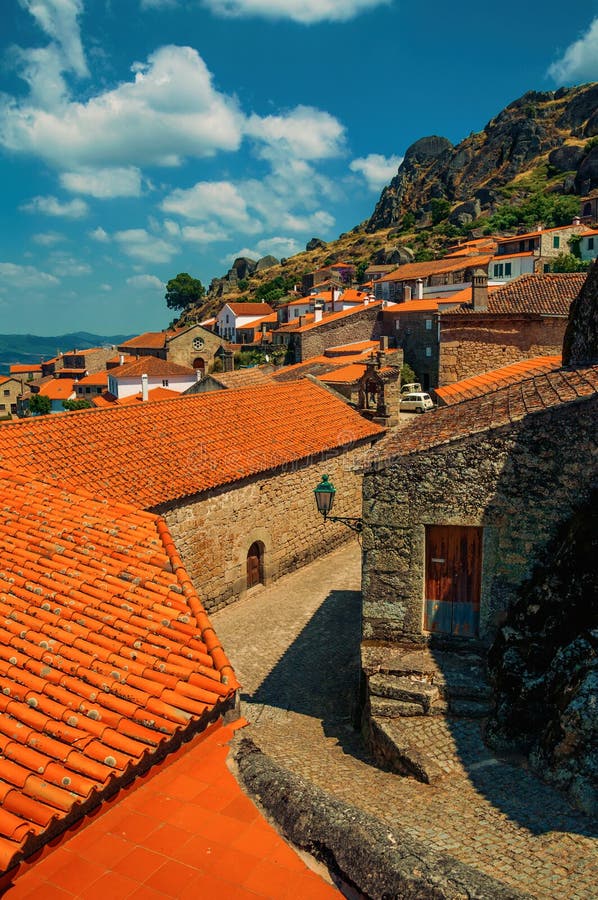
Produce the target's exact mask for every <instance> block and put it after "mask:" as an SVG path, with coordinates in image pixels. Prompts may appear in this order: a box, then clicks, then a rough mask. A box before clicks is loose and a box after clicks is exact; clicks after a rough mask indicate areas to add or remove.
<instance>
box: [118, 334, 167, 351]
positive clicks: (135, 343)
mask: <svg viewBox="0 0 598 900" xmlns="http://www.w3.org/2000/svg"><path fill="white" fill-rule="evenodd" d="M167 337H168V333H167V332H166V331H146V332H145V334H139V335H137V337H134V338H130V339H129V340H128V341H123V342H122V344H119V347H128V348H130V349H134V348H138V349H140V350H141V349H144V350H162V349H163V348H164V347H165V346H166V338H167Z"/></svg>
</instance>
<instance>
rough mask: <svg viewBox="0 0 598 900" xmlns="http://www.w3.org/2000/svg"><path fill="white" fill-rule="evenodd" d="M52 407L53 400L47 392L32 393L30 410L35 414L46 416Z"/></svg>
mask: <svg viewBox="0 0 598 900" xmlns="http://www.w3.org/2000/svg"><path fill="white" fill-rule="evenodd" d="M51 409H52V401H51V400H50V398H49V397H46V395H45V394H32V395H31V397H30V398H29V411H30V412H31V414H32V415H34V416H45V415H47V414H48V413H49V412H50V410H51Z"/></svg>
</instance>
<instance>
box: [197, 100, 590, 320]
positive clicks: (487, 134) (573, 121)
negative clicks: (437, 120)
mask: <svg viewBox="0 0 598 900" xmlns="http://www.w3.org/2000/svg"><path fill="white" fill-rule="evenodd" d="M596 189H598V83H592V84H586V85H581V86H579V87H575V88H561V89H560V90H558V91H554V92H547V93H537V92H529V93H527V94H525V95H524V96H523V97H521V98H520V99H519V100H516V101H515V102H513V103H511V104H510V105H509V106H507V107H506V109H504V110H502V112H500V113H499V114H498V115H497V116H495V117H494V118H493V119H492V120H491V121H490V122H489V123H488V124H487V125H486V127H485V128H484V129H483V130H482V131H480V132H478V133H475V134H470V135H469V137H467V138H465V139H464V140H463V141H461V143H459V144H457V145H456V146H454V145H453V144H451V142H450V141H449V140H447V139H446V138H443V137H437V136H433V137H424V138H421V139H420V140H418V141H416V142H415V143H414V144H413V145H412V146H411V147H409V149H408V150H407V152H406V154H405V158H404V160H403V162H402V164H401V166H400V168H399V170H398V172H397V175H396V176H395V177H394V178H393V180H392V181H391V182H390V184H389V185H388V186H387V187H385V188H384V190H383V191H382V194H381V196H380V199H379V201H378V203H377V205H376V208H375V210H374V212H373V214H372V216H371V217H370V218H369V219H368V220H367V221H365V222H363V223H361V224H360V225H357V226H356V227H355V228H353V229H352V230H351V231H350V232H347V233H345V234H342V235H340V237H339V238H338V239H337V240H335V241H329V242H327V243H326V242H324V241H321V240H318V239H317V238H314V239H312V240H311V241H310V242H309V243H308V244H307V247H306V250H305V252H303V253H298V254H297V255H296V256H293V257H290V258H289V259H286V260H281V261H278V260H276V259H275V258H274V257H265V258H264V259H263V260H260V261H259V262H258V263H255V262H254V261H253V260H246V259H239V260H236V261H235V263H234V264H233V266H232V268H231V269H230V270H229V272H228V273H226V275H224V276H223V277H222V278H215V279H213V281H212V283H211V285H210V289H209V291H208V295H207V298H206V300H205V302H203V303H202V306H201V307H199V308H197V309H191V310H188V311H187V312H186V313H185V315H184V317H183V321H185V320H187V319H189V318H197V317H200V318H201V317H204V318H205V317H206V316H208V315H211V314H213V313H214V312H215V311H216V310H217V309H218V308H219V307H220V306H221V305H222V298H223V297H225V296H226V298H227V299H235V298H238V297H244V298H245V297H247V298H249V299H253V298H257V297H259V296H260V295H263V294H264V293H265V292H266V291H267V290H268V289H269V288H270V285H271V284H272V282H273V281H275V280H277V281H278V284H279V285H282V286H283V287H282V289H283V292H284V290H286V289H288V286H290V285H292V284H293V283H295V282H298V281H300V279H301V275H302V274H304V273H306V272H311V271H313V270H314V269H316V268H319V267H321V266H323V265H327V264H329V263H331V262H335V261H339V260H341V259H342V260H343V261H348V262H353V263H354V264H356V265H359V264H360V263H361V264H364V265H367V264H370V263H376V264H384V263H393V264H394V263H396V264H397V265H398V264H399V263H401V262H406V261H409V260H410V259H412V258H414V259H416V260H418V259H432V258H434V257H437V256H440V255H442V253H443V252H444V250H445V249H446V247H447V246H448V245H450V244H454V243H455V242H456V241H457V240H459V239H464V238H467V237H470V236H472V235H473V236H479V235H481V234H483V233H484V232H486V233H490V232H493V233H497V232H503V233H508V232H510V233H515V232H516V231H517V230H518V228H521V227H523V228H524V229H527V228H530V227H534V226H535V225H536V224H537V223H538V222H540V221H542V222H543V224H544V225H545V226H546V227H550V226H551V225H560V224H565V223H567V222H570V221H571V218H572V216H573V215H574V214H576V213H577V212H578V211H579V198H580V196H583V195H585V194H586V193H588V192H591V191H593V190H596ZM278 290H280V288H279V289H278Z"/></svg>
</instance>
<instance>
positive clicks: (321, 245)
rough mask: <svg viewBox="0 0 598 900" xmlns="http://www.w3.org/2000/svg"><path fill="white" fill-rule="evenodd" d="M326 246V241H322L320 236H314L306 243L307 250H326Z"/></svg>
mask: <svg viewBox="0 0 598 900" xmlns="http://www.w3.org/2000/svg"><path fill="white" fill-rule="evenodd" d="M325 248H326V241H321V240H320V238H317V237H313V238H312V239H311V241H308V242H307V244H306V245H305V249H306V250H324V249H325Z"/></svg>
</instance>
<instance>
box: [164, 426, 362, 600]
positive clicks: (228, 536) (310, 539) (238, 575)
mask: <svg viewBox="0 0 598 900" xmlns="http://www.w3.org/2000/svg"><path fill="white" fill-rule="evenodd" d="M369 447H370V445H369V443H365V444H363V445H362V446H361V447H356V448H354V449H353V450H349V451H347V452H343V453H340V454H339V455H336V456H333V455H330V454H329V455H328V456H326V455H324V456H323V457H322V459H317V460H312V461H307V462H303V463H300V464H298V465H297V467H296V468H294V469H293V468H291V467H289V468H288V470H287V471H283V470H282V469H276V470H273V471H271V472H269V473H266V474H264V475H262V476H259V477H254V478H249V479H246V480H244V481H243V482H238V483H237V484H235V485H233V486H231V487H230V488H229V489H227V490H221V491H214V492H211V493H210V494H208V495H203V496H201V497H200V498H199V499H196V500H194V501H193V500H191V501H188V502H187V503H182V504H180V505H178V506H177V507H175V508H172V509H169V510H164V511H162V515H163V516H164V518H165V519H166V521H167V523H168V527H169V528H170V531H171V533H172V536H173V539H174V542H175V544H176V547H177V549H178V551H179V553H180V554H181V557H182V559H183V561H184V563H185V566H186V568H187V570H188V572H189V574H190V576H191V578H192V579H193V582H194V584H195V587H196V588H197V590H198V592H199V595H200V597H201V600H202V602H203V603H204V605H205V607H206V609H207V610H208V611H209V612H214V611H215V610H217V609H220V608H221V607H223V606H226V605H228V604H229V603H233V602H235V601H236V600H239V599H240V598H241V597H243V596H245V594H246V592H247V569H246V561H247V552H248V550H249V548H250V546H251V545H252V544H253V543H254V542H255V541H260V542H261V543H262V544H263V546H264V583H265V584H268V583H270V582H272V581H274V580H276V579H277V578H279V577H280V576H281V575H284V574H286V573H287V572H291V571H293V570H294V569H296V568H298V567H299V566H302V565H305V564H306V563H308V562H310V561H311V560H313V559H315V558H316V557H318V556H320V555H322V554H323V553H327V552H328V551H330V550H332V549H333V548H334V547H337V546H338V545H339V544H341V543H342V542H344V541H346V540H347V539H348V538H350V537H351V534H352V532H351V531H350V530H349V529H348V528H347V527H346V526H344V525H341V524H335V523H333V522H326V523H324V521H323V519H322V517H321V516H320V514H319V513H318V512H317V509H316V503H315V500H314V496H313V490H314V488H315V487H316V486H317V484H318V483H319V481H320V479H321V477H322V474H323V473H327V474H329V475H330V477H331V480H332V482H333V484H334V486H335V487H336V489H337V495H336V500H335V508H334V510H333V512H334V513H336V514H337V515H345V516H359V515H361V481H362V479H361V476H360V475H357V474H355V473H354V472H353V471H352V469H353V467H354V466H355V465H356V464H357V463H358V462H359V461H361V459H362V456H363V453H364V452H365V450H367V449H369ZM158 511H159V510H158Z"/></svg>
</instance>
